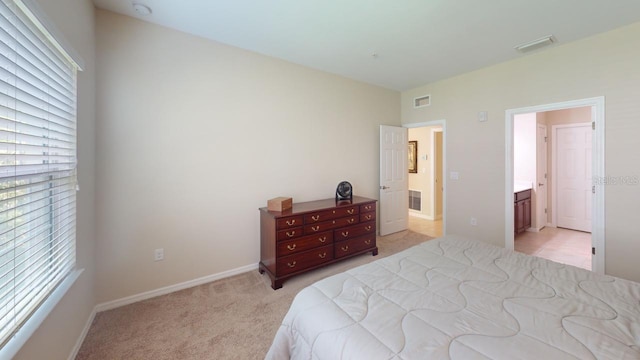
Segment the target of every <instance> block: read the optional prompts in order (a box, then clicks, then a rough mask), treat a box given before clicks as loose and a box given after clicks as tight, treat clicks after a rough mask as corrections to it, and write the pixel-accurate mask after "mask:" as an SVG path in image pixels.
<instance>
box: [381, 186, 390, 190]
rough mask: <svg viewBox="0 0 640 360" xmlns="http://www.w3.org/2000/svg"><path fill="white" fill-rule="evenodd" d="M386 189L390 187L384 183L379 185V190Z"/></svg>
mask: <svg viewBox="0 0 640 360" xmlns="http://www.w3.org/2000/svg"><path fill="white" fill-rule="evenodd" d="M387 189H391V188H390V187H389V186H384V185H382V186H380V190H387Z"/></svg>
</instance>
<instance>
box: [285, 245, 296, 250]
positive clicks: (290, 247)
mask: <svg viewBox="0 0 640 360" xmlns="http://www.w3.org/2000/svg"><path fill="white" fill-rule="evenodd" d="M287 249H289V251H293V250H295V249H296V244H293V245H287Z"/></svg>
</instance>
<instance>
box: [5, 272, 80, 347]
mask: <svg viewBox="0 0 640 360" xmlns="http://www.w3.org/2000/svg"><path fill="white" fill-rule="evenodd" d="M83 271H84V269H74V270H72V271H71V272H70V273H69V275H67V277H66V278H65V279H64V280H63V281H62V283H60V286H58V287H57V288H56V289H55V290H54V291H53V292H52V293H51V295H49V297H48V298H47V299H46V300H45V301H44V302H43V303H42V305H41V306H40V307H38V309H37V310H36V312H35V313H33V315H32V316H31V317H30V318H29V320H27V322H26V323H25V324H24V325H23V326H22V328H20V330H18V332H17V333H16V334H15V335H14V336H13V337H12V338H11V339H10V340H9V341H8V342H7V343H6V344H5V345H4V346H3V347H2V349H0V359H11V358H13V357H14V356H15V355H16V354H17V353H18V351H20V349H21V348H22V346H23V345H24V344H25V343H26V342H27V341H28V340H29V338H30V337H31V335H33V333H34V332H35V331H36V330H37V329H38V327H40V325H41V324H42V323H43V322H44V320H45V319H46V318H47V316H49V314H50V313H51V311H52V310H53V309H54V308H55V307H56V305H58V303H59V302H60V300H62V298H63V297H64V295H65V294H66V293H67V292H68V291H69V289H70V288H71V286H72V285H73V284H74V283H75V282H76V280H78V278H79V277H80V274H82V272H83Z"/></svg>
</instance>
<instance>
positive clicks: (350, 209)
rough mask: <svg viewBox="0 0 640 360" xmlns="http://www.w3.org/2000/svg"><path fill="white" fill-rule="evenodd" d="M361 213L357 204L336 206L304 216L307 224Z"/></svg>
mask: <svg viewBox="0 0 640 360" xmlns="http://www.w3.org/2000/svg"><path fill="white" fill-rule="evenodd" d="M359 213H360V207H359V206H357V205H353V206H345V207H340V208H335V209H332V210H326V211H318V212H315V213H312V214H307V215H305V216H304V223H305V224H314V223H318V222H323V221H327V220H331V219H336V218H339V217H343V216H349V215H356V214H359Z"/></svg>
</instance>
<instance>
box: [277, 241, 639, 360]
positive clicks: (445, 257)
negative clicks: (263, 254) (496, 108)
mask: <svg viewBox="0 0 640 360" xmlns="http://www.w3.org/2000/svg"><path fill="white" fill-rule="evenodd" d="M266 358H267V359H278V360H280V359H331V360H335V359H465V360H466V359H545V360H551V359H581V360H584V359H615V360H620V359H640V284H638V283H635V282H632V281H627V280H623V279H619V278H616V277H612V276H602V275H598V274H595V273H592V272H590V271H587V270H584V269H579V268H576V267H572V266H567V265H562V264H558V263H555V262H552V261H548V260H545V259H541V258H537V257H533V256H529V255H524V254H520V253H516V252H512V251H509V250H505V249H503V248H499V247H495V246H491V245H487V244H485V243H482V242H480V241H474V240H471V239H466V238H462V237H456V236H446V237H443V238H438V239H435V240H431V241H427V242H425V243H422V244H420V245H417V246H414V247H412V248H410V249H407V250H405V251H403V252H400V253H397V254H395V255H392V256H389V257H386V258H383V259H379V260H377V261H374V262H372V263H369V264H366V265H363V266H360V267H357V268H354V269H352V270H349V271H346V272H344V273H340V274H337V275H334V276H331V277H329V278H326V279H323V280H321V281H318V282H317V283H315V284H313V285H311V286H309V287H307V288H305V289H303V290H302V291H300V293H298V295H297V296H296V298H295V299H294V301H293V302H292V304H291V307H290V309H289V311H288V313H287V315H286V316H285V318H284V320H283V323H282V325H281V327H280V328H279V330H278V332H277V333H276V336H275V339H274V341H273V344H272V345H271V348H270V349H269V352H268V353H267V356H266Z"/></svg>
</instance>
